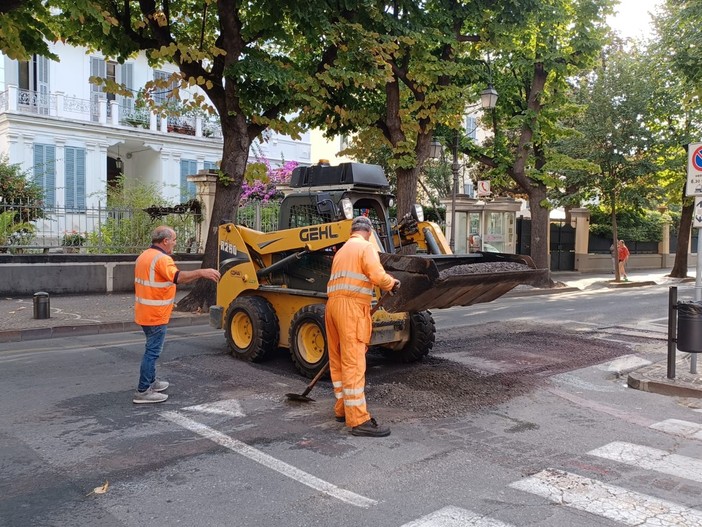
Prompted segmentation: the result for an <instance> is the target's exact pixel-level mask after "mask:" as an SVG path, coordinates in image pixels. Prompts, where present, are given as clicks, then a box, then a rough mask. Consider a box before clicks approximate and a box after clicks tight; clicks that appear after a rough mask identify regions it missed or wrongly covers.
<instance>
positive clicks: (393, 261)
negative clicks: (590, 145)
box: [210, 163, 548, 377]
mask: <svg viewBox="0 0 702 527" xmlns="http://www.w3.org/2000/svg"><path fill="white" fill-rule="evenodd" d="M291 187H292V189H293V190H292V192H290V193H289V194H287V195H286V196H285V198H284V199H283V201H282V203H281V205H280V211H279V215H278V229H277V230H275V231H273V232H260V231H257V230H254V229H251V228H249V227H246V226H245V225H242V224H235V223H225V224H223V225H221V226H220V227H219V232H218V236H219V238H218V242H219V270H220V273H221V275H222V278H221V280H220V281H219V284H218V286H217V305H216V306H212V307H211V308H210V323H211V325H213V326H214V327H217V328H222V327H223V328H224V331H225V336H226V339H227V343H228V345H229V347H230V349H231V351H232V354H233V355H234V356H235V357H238V358H240V359H243V360H247V361H252V362H258V361H262V360H264V359H265V358H266V357H267V356H269V355H270V354H271V353H273V352H275V351H276V350H277V349H279V348H287V349H289V350H290V354H291V356H292V360H293V361H294V363H295V366H296V367H297V369H298V370H299V371H300V373H302V374H303V375H305V376H307V377H313V376H314V375H315V374H316V373H317V372H318V371H319V369H320V368H321V367H322V366H323V365H324V364H325V362H326V361H327V349H326V335H325V327H324V307H325V302H326V300H327V295H326V287H327V281H328V280H329V275H330V270H331V262H332V259H333V258H334V254H335V252H336V250H337V249H338V248H339V247H340V246H341V245H342V244H343V243H344V242H345V241H346V240H348V238H349V236H350V235H351V220H352V218H354V217H355V216H358V215H361V214H363V215H366V216H367V217H369V218H370V219H371V221H372V223H373V225H374V227H375V232H374V236H373V237H371V241H373V242H374V243H375V244H376V245H377V248H378V251H379V253H380V259H381V262H382V264H383V266H384V267H385V269H386V270H387V271H388V272H389V273H390V274H392V275H393V276H394V277H395V278H397V279H399V280H400V281H401V282H402V286H401V287H400V289H399V291H398V293H397V294H395V295H393V296H389V297H386V298H384V299H383V302H382V309H378V310H376V312H375V313H374V315H373V333H372V340H371V343H370V345H371V346H377V347H380V348H382V349H383V350H384V351H386V352H387V353H389V354H393V355H394V356H395V357H397V358H398V359H399V360H402V361H405V362H410V361H416V360H419V359H421V358H422V357H424V356H425V355H426V354H427V353H429V351H430V350H431V349H432V347H433V345H434V333H435V327H434V319H433V318H432V316H431V313H430V311H429V310H430V309H442V308H448V307H452V306H468V305H471V304H475V303H480V302H490V301H492V300H494V299H496V298H498V297H500V296H502V295H504V294H505V293H507V292H508V291H509V290H511V289H512V288H514V287H515V286H517V285H519V284H537V283H539V282H541V281H543V280H545V279H546V278H547V277H548V270H547V269H535V266H534V264H533V262H532V261H531V259H530V258H529V257H526V256H518V255H513V254H502V253H474V254H467V255H453V254H451V250H450V248H449V245H448V243H447V241H446V238H445V237H444V235H443V233H442V232H441V230H440V229H439V227H438V226H437V225H436V224H434V223H431V222H427V221H423V217H422V213H421V208H419V207H416V211H415V213H414V214H412V215H407V216H406V217H404V218H402V219H401V220H400V221H399V222H395V221H393V220H392V219H391V218H390V217H389V215H388V209H389V207H390V206H391V203H392V199H393V196H392V195H391V194H390V189H389V184H388V181H387V179H386V177H385V174H384V173H383V171H382V168H381V167H379V166H376V165H366V164H360V163H343V164H340V165H338V166H329V165H326V164H320V165H314V166H311V167H298V168H296V169H295V170H294V171H293V174H292V178H291ZM408 245H413V246H414V248H415V249H416V252H417V254H412V255H405V254H401V251H403V250H405V249H404V248H405V247H406V246H408ZM379 293H380V291H379V290H378V291H376V301H377V298H380V296H379Z"/></svg>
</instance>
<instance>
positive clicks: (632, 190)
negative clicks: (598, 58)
mask: <svg viewBox="0 0 702 527" xmlns="http://www.w3.org/2000/svg"><path fill="white" fill-rule="evenodd" d="M655 88H656V85H655V83H654V82H653V80H652V75H651V71H650V63H649V61H648V60H647V57H646V55H645V54H642V53H641V52H640V51H639V50H638V49H637V48H636V46H635V45H633V44H631V43H630V44H629V45H627V46H623V45H621V44H618V45H614V46H612V47H610V48H609V49H608V50H607V51H606V52H605V53H603V55H602V62H601V64H600V66H599V67H598V68H596V70H595V71H594V72H593V73H592V74H589V75H584V76H582V77H580V79H579V82H578V83H577V85H576V86H575V87H574V88H573V96H574V99H575V100H576V101H577V102H578V103H580V104H582V105H583V106H584V107H585V108H586V109H585V111H584V112H583V114H582V117H581V119H580V122H579V123H578V126H577V129H578V132H579V133H578V134H577V135H575V136H572V137H570V138H568V139H566V140H564V141H562V142H561V144H560V145H559V150H560V151H561V152H562V153H565V154H566V155H569V156H570V157H571V158H574V159H582V160H584V161H586V162H588V163H589V164H590V165H589V166H592V165H595V166H597V167H598V169H597V170H596V171H594V172H593V171H592V170H582V169H571V170H567V171H564V172H563V174H564V175H565V176H566V178H567V183H566V185H567V186H569V187H577V188H579V189H581V191H580V192H581V197H584V198H590V199H594V200H596V201H598V202H599V203H601V204H602V205H604V206H605V207H606V208H607V210H608V211H609V213H610V218H611V224H612V235H613V238H614V240H613V244H614V246H615V247H616V244H617V241H618V239H619V237H618V230H617V214H618V211H619V210H620V209H622V208H625V207H626V208H631V209H639V210H640V209H643V208H651V207H652V206H653V205H654V204H656V203H657V202H659V199H660V196H661V194H660V190H661V189H660V187H659V184H658V166H657V165H656V163H655V160H656V158H655V155H654V150H653V147H654V143H655V138H654V134H653V130H652V128H651V126H650V125H649V124H650V123H649V115H651V112H652V108H653V105H654V104H655V103H654V94H655ZM592 191H594V192H592ZM588 193H589V194H588ZM616 279H617V280H619V279H620V276H619V269H616Z"/></svg>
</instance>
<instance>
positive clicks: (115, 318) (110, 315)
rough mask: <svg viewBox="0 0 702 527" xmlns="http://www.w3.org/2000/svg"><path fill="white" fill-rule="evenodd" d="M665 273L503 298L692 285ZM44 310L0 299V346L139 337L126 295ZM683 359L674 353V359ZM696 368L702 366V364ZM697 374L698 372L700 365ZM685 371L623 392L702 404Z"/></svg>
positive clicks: (203, 318)
mask: <svg viewBox="0 0 702 527" xmlns="http://www.w3.org/2000/svg"><path fill="white" fill-rule="evenodd" d="M668 272H669V271H668V270H663V269H661V270H654V271H633V272H630V273H629V282H619V283H615V282H613V280H614V276H613V275H612V274H608V273H599V274H584V273H579V272H554V273H551V278H552V279H553V281H554V282H556V283H557V287H555V288H551V289H539V288H534V287H530V286H519V287H517V288H515V289H514V290H513V291H511V292H510V293H508V295H509V296H527V295H528V296H531V295H548V294H559V293H565V292H573V291H592V290H597V289H604V288H610V289H628V288H632V287H645V286H651V285H656V284H657V285H670V286H673V285H677V284H680V283H681V282H685V283H686V284H688V283H690V282H692V283H694V276H695V269H690V270H689V271H688V278H686V279H685V280H680V279H672V278H669V277H667V276H665V275H666V274H667V273H668ZM689 285H690V286H692V285H693V284H689ZM187 293H188V292H187V291H179V292H178V294H177V296H176V300H179V299H181V298H183V297H184V296H185V295H186V294H187ZM50 307H51V317H50V318H48V319H43V320H37V319H35V318H33V312H34V310H33V299H32V297H17V298H0V343H10V342H21V341H28V340H37V339H47V338H57V337H70V336H82V335H98V334H104V333H117V332H125V331H140V327H139V326H137V325H136V324H135V323H134V322H133V316H134V311H133V310H134V296H133V295H132V294H109V295H54V296H51V298H50ZM208 323H209V317H208V315H207V314H200V313H181V312H178V311H174V312H173V315H172V317H171V322H170V326H171V327H182V326H195V325H206V324H208ZM686 355H687V354H683V353H681V352H678V357H683V356H686ZM701 355H702V354H701ZM699 362H702V358H701V359H700V361H699ZM699 369H700V370H702V364H700V366H699ZM689 371H690V366H689V358H688V357H684V358H682V359H679V360H678V364H677V368H676V378H675V379H668V378H667V363H666V361H665V360H664V361H662V362H660V363H656V364H652V365H649V366H645V367H643V368H640V369H638V370H636V371H635V372H631V373H630V374H629V386H630V387H632V388H636V389H639V390H644V391H649V392H655V393H660V394H664V395H675V396H679V397H700V398H702V374H691V373H689Z"/></svg>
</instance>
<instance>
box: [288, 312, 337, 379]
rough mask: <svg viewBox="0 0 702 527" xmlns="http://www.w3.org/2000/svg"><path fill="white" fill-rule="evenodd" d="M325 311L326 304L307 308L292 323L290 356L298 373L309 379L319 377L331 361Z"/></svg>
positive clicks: (296, 315)
mask: <svg viewBox="0 0 702 527" xmlns="http://www.w3.org/2000/svg"><path fill="white" fill-rule="evenodd" d="M324 311H325V305H324V304H312V305H309V306H305V307H303V308H302V309H300V310H299V311H298V312H297V313H295V315H294V316H293V318H292V320H291V322H290V333H289V338H288V341H289V342H290V356H291V357H292V360H293V363H294V364H295V368H296V369H297V371H299V372H300V373H301V374H302V375H304V376H305V377H307V378H308V379H311V378H312V377H314V376H315V375H317V373H318V372H319V370H321V369H322V367H323V366H324V365H325V364H326V362H327V361H328V360H329V350H328V349H327V330H326V325H325V323H324ZM305 346H309V349H305Z"/></svg>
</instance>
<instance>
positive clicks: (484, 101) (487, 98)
mask: <svg viewBox="0 0 702 527" xmlns="http://www.w3.org/2000/svg"><path fill="white" fill-rule="evenodd" d="M497 97H498V94H497V90H495V88H494V87H493V85H492V84H490V85H488V87H487V88H485V89H484V90H483V91H482V92H480V106H482V107H483V109H484V110H492V109H494V108H495V105H496V104H497ZM458 134H459V130H455V131H454V135H453V140H452V141H451V157H452V159H451V175H452V176H453V188H452V189H451V231H450V238H449V247H450V248H451V252H453V251H454V249H455V247H456V245H455V240H456V194H458V171H459V170H460V168H461V165H459V164H458V141H459V139H460V137H459V135H458ZM434 143H437V142H436V141H434V142H432V151H434Z"/></svg>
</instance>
